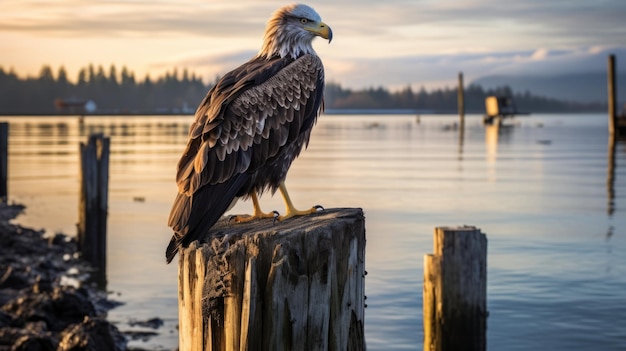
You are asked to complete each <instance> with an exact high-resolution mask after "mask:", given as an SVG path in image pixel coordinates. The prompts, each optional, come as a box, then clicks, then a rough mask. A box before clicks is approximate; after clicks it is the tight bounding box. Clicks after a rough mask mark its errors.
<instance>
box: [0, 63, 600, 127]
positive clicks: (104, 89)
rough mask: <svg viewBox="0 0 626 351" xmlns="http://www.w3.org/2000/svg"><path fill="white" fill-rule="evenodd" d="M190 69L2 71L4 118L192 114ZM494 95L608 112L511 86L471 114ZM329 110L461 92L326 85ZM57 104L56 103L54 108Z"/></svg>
mask: <svg viewBox="0 0 626 351" xmlns="http://www.w3.org/2000/svg"><path fill="white" fill-rule="evenodd" d="M212 85H213V83H212V82H211V83H204V82H203V81H202V79H201V78H200V77H199V76H197V75H196V74H195V73H191V72H189V71H188V70H187V69H184V70H182V72H179V71H178V70H177V69H174V70H173V71H171V72H167V73H165V74H164V75H162V76H160V77H156V78H151V77H150V76H149V75H146V76H145V77H144V78H143V79H136V78H135V75H134V73H133V72H132V71H130V70H129V69H128V68H126V67H122V68H121V69H118V68H117V67H116V66H115V65H111V66H110V67H109V69H108V70H105V69H104V68H103V67H102V66H98V67H94V66H93V65H89V66H88V67H86V68H82V69H81V70H80V71H79V73H78V77H77V79H76V80H75V81H71V80H70V79H69V78H68V76H67V71H66V70H65V68H64V67H60V68H59V69H58V70H57V71H56V73H55V72H54V71H53V69H52V68H51V67H50V66H47V65H44V66H43V67H42V68H41V70H40V72H39V76H38V77H27V78H20V77H18V75H17V74H16V73H15V72H14V71H13V70H10V71H5V70H4V69H3V68H2V67H0V92H2V93H1V94H0V114H4V115H10V114H57V113H64V112H67V111H64V110H60V105H59V104H58V102H59V101H88V100H92V101H94V102H95V103H96V105H97V112H98V113H110V114H120V113H128V114H139V113H147V114H158V113H192V112H193V111H194V110H195V108H196V106H197V105H198V104H199V103H200V101H201V100H202V99H203V97H204V96H205V94H206V92H207V91H208V90H209V89H210V88H211V86H212ZM489 95H498V96H510V97H513V98H514V100H515V102H516V105H517V107H518V110H519V111H523V112H589V111H604V110H605V109H606V106H605V105H603V104H600V103H596V104H582V103H576V102H571V101H562V100H556V99H551V98H546V97H541V96H535V95H532V94H531V93H530V92H528V91H526V92H523V93H517V92H513V91H512V90H511V88H509V87H501V88H497V89H493V90H485V89H483V88H482V87H480V86H476V85H470V86H469V87H466V89H465V106H466V112H467V113H484V110H485V107H484V106H485V105H484V101H485V98H486V97H487V96H489ZM325 98H326V108H327V109H404V110H416V111H428V112H433V113H450V112H455V111H456V106H457V90H456V88H444V89H436V90H432V91H426V90H425V89H424V88H421V89H420V90H419V91H417V92H414V91H413V90H412V88H411V87H410V86H408V87H406V88H405V89H402V90H400V91H395V92H391V91H389V90H387V89H385V88H383V87H378V88H368V89H363V90H351V89H346V88H342V87H341V85H340V84H338V83H332V82H331V83H327V86H326V93H325ZM55 101H56V102H57V104H56V105H55Z"/></svg>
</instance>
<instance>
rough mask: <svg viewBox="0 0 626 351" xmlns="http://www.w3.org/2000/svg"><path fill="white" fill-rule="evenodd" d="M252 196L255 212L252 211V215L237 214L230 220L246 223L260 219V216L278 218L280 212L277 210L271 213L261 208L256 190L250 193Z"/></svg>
mask: <svg viewBox="0 0 626 351" xmlns="http://www.w3.org/2000/svg"><path fill="white" fill-rule="evenodd" d="M250 197H252V206H253V207H254V210H253V211H254V212H252V216H250V215H237V216H233V217H231V218H230V219H229V220H228V221H229V222H230V221H231V220H232V221H235V223H246V222H250V221H253V220H255V219H260V218H274V219H276V218H278V212H276V211H272V212H269V213H265V212H263V211H262V210H261V205H260V204H259V197H258V196H257V195H256V192H254V191H253V192H252V193H251V194H250Z"/></svg>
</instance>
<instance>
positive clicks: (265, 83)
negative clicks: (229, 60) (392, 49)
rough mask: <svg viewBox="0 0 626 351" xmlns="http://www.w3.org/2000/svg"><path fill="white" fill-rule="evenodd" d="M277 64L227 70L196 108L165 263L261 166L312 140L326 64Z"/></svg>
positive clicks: (312, 59)
mask: <svg viewBox="0 0 626 351" xmlns="http://www.w3.org/2000/svg"><path fill="white" fill-rule="evenodd" d="M272 60H273V61H272V62H268V61H266V60H265V59H253V60H251V61H250V62H248V63H247V64H244V65H242V66H241V67H239V68H238V69H236V70H235V71H233V72H230V73H229V74H227V75H226V76H225V77H224V78H222V80H221V81H220V82H219V83H218V84H217V85H216V86H215V87H214V88H213V89H212V90H211V91H210V92H209V93H208V94H207V97H205V99H204V100H203V102H202V104H201V105H200V107H199V108H198V111H197V112H196V120H195V121H194V123H193V124H192V125H191V127H190V131H189V137H190V139H189V143H188V145H187V149H186V150H185V152H184V153H183V155H182V157H181V159H180V161H179V163H178V172H177V175H176V181H177V184H178V190H179V194H178V196H177V198H176V201H175V202H174V205H173V207H172V211H171V213H170V218H169V225H170V226H171V227H172V228H173V229H174V231H175V234H174V236H173V238H172V241H171V243H170V245H169V246H168V249H167V252H166V257H167V259H168V262H169V261H171V259H172V258H173V257H174V255H175V254H176V252H177V251H178V247H179V246H180V245H187V244H189V243H190V242H191V241H193V240H195V239H197V238H198V237H200V236H201V235H202V234H203V233H204V232H205V231H206V230H208V229H209V228H210V227H211V226H212V225H213V224H215V222H216V221H217V220H218V219H219V217H221V216H222V214H223V213H224V212H225V211H226V210H227V208H228V206H229V204H230V203H231V202H232V200H233V199H234V198H235V197H236V196H242V195H247V194H241V193H240V192H241V188H242V187H243V185H244V184H249V180H250V177H252V175H253V174H254V172H255V171H256V170H257V169H259V167H262V166H264V165H265V164H266V163H267V162H268V160H271V159H272V158H274V157H276V156H277V155H278V153H279V152H280V150H281V149H282V148H284V147H285V146H286V145H291V144H292V143H294V141H295V140H297V139H298V137H299V136H300V134H301V133H305V135H306V141H308V135H309V130H303V126H307V127H308V128H310V127H311V126H312V124H313V122H314V120H315V119H316V118H317V116H318V114H319V110H320V107H321V106H322V90H323V75H324V71H323V66H322V63H321V61H320V59H319V58H318V57H317V56H314V55H304V56H301V57H299V58H298V59H296V60H292V59H288V58H284V59H280V58H274V59H272ZM264 61H265V62H264ZM316 90H317V91H316ZM291 148H292V147H290V149H291ZM299 151H300V148H299V147H298V148H297V152H296V153H295V155H294V156H293V157H295V156H296V155H297V153H299ZM263 186H272V187H276V186H277V184H274V185H268V184H264V185H263Z"/></svg>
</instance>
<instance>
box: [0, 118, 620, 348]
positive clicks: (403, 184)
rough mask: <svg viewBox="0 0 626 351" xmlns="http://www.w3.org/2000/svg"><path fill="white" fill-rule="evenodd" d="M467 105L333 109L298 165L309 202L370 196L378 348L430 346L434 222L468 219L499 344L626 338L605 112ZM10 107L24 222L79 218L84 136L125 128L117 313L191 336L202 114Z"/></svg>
mask: <svg viewBox="0 0 626 351" xmlns="http://www.w3.org/2000/svg"><path fill="white" fill-rule="evenodd" d="M456 119H457V118H456V117H455V116H422V117H421V119H420V122H419V123H418V122H417V121H416V118H415V116H323V117H322V118H321V119H320V121H319V122H318V125H317V126H316V128H315V130H314V133H313V136H312V140H311V144H310V147H309V149H308V150H307V151H306V152H304V153H303V154H302V156H301V157H300V158H299V159H298V160H297V161H296V162H295V163H294V165H293V167H292V169H291V171H290V174H289V177H288V178H287V185H288V186H289V187H290V189H291V194H292V196H293V198H294V201H295V202H296V204H300V207H308V206H310V205H313V204H322V205H324V206H325V207H327V208H330V207H343V206H348V207H362V208H363V209H364V210H365V214H366V228H367V239H368V241H367V252H366V269H367V270H368V272H369V275H368V276H367V278H366V294H367V296H368V300H367V303H368V308H367V309H366V321H365V331H366V338H367V345H368V349H369V350H421V349H422V310H421V308H422V274H423V271H422V269H423V267H422V261H423V255H424V254H426V253H431V252H432V246H433V242H432V232H433V229H434V227H436V226H442V225H462V224H467V225H475V226H477V227H480V228H481V229H482V230H483V232H485V233H486V234H487V238H488V240H489V253H488V308H489V311H490V316H489V319H488V348H489V349H490V350H539V349H541V350H625V349H626V144H624V143H618V144H617V145H616V147H615V160H616V164H615V169H614V176H613V177H611V172H610V171H609V167H608V165H609V159H610V157H609V150H610V148H609V147H608V143H607V140H608V138H607V132H606V130H607V127H606V117H605V115H604V114H597V115H533V116H530V117H521V118H518V119H517V120H516V121H515V124H514V126H509V127H500V128H497V127H484V126H483V125H482V123H481V119H480V117H479V116H469V117H468V120H467V121H466V129H465V131H464V133H463V134H462V135H461V133H460V132H459V131H458V130H457V129H456V128H455V127H454V122H455V121H456ZM0 120H8V121H9V122H10V128H11V130H10V133H11V137H10V141H9V147H10V155H9V157H10V158H9V167H10V169H9V182H10V183H9V191H10V199H11V200H13V201H16V202H19V203H23V204H25V205H26V206H27V210H26V213H25V215H23V216H21V217H20V218H19V222H20V223H21V224H24V225H28V226H31V227H35V228H44V229H46V230H47V231H50V232H57V231H62V232H65V233H68V234H75V232H76V229H75V223H76V221H77V218H78V214H77V206H78V185H79V184H78V173H77V170H78V155H77V150H78V144H79V142H81V141H85V140H86V135H88V134H89V133H90V132H96V131H98V132H100V131H101V132H104V133H105V134H107V135H109V136H111V152H112V155H111V174H110V194H109V196H110V200H109V219H108V228H109V231H108V232H109V237H108V241H109V252H108V255H109V256H108V267H107V269H108V290H110V291H111V295H112V297H113V298H114V299H117V300H121V301H123V302H125V305H123V306H121V307H118V308H116V309H114V310H112V311H110V313H109V317H110V319H111V320H112V321H114V322H116V323H117V325H118V327H119V328H120V329H121V330H140V328H137V327H131V326H130V325H129V323H131V322H132V321H134V320H146V319H149V318H153V317H159V318H162V319H163V320H164V321H165V326H163V327H161V328H159V329H158V330H157V332H158V336H156V337H153V338H151V339H149V340H148V341H141V340H137V341H134V342H132V343H131V345H135V346H142V347H146V348H154V349H165V350H171V349H174V348H176V346H177V343H178V335H177V330H176V325H177V320H178V314H177V285H176V284H177V281H176V268H177V266H176V265H165V263H164V250H165V246H166V244H167V242H168V241H169V238H170V235H171V232H170V230H169V228H168V227H167V226H166V221H167V216H168V213H169V209H170V205H171V201H172V200H173V198H174V195H175V192H176V188H175V185H174V170H175V165H176V162H177V160H178V157H179V156H180V153H181V152H182V150H183V148H184V146H185V143H186V132H187V128H188V125H189V124H190V123H191V117H188V116H182V117H172V116H167V117H158V116H157V117H120V116H113V117H89V118H87V119H86V120H85V123H84V124H83V125H81V124H79V123H78V119H77V118H74V117H26V118H24V117H9V118H6V117H0ZM611 179H613V180H612V181H611ZM138 199H140V201H138ZM141 200H143V201H141ZM262 202H263V204H264V208H266V209H269V208H272V207H273V208H276V209H279V210H282V208H283V205H282V203H281V200H280V199H279V197H277V198H276V199H269V198H268V196H266V197H265V198H264V199H263V200H262ZM250 210H251V206H250V205H249V204H248V203H239V204H238V205H237V207H236V208H235V209H234V210H233V212H236V213H244V212H250Z"/></svg>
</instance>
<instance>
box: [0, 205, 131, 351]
mask: <svg viewBox="0 0 626 351" xmlns="http://www.w3.org/2000/svg"><path fill="white" fill-rule="evenodd" d="M22 210H23V206H20V205H7V204H3V203H1V202H0V351H5V350H7V351H8V350H11V351H17V350H22V351H23V350H29V351H30V350H57V351H66V350H67V351H69V350H89V351H99V350H127V349H128V347H127V338H126V337H125V335H124V334H122V333H121V332H120V331H119V330H118V328H117V327H116V326H115V325H113V324H112V323H110V322H108V321H107V320H106V313H107V311H108V310H110V309H111V308H113V307H115V306H116V305H118V304H119V302H115V301H111V300H109V299H107V295H106V292H103V291H101V290H99V289H97V287H96V284H95V283H93V284H92V283H90V282H89V279H90V278H89V277H90V276H91V275H90V274H89V273H90V272H93V271H94V269H93V268H91V267H90V266H89V265H88V264H87V263H85V262H83V261H82V260H81V259H80V257H79V255H78V254H77V252H76V242H75V240H74V239H73V238H70V237H68V236H66V235H64V234H55V235H54V236H52V237H49V238H47V237H44V235H43V233H42V232H40V231H35V230H32V229H28V228H23V227H20V226H18V225H15V224H12V223H10V220H11V219H13V218H15V217H16V216H17V215H18V214H19V213H20V212H21V211H22Z"/></svg>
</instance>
